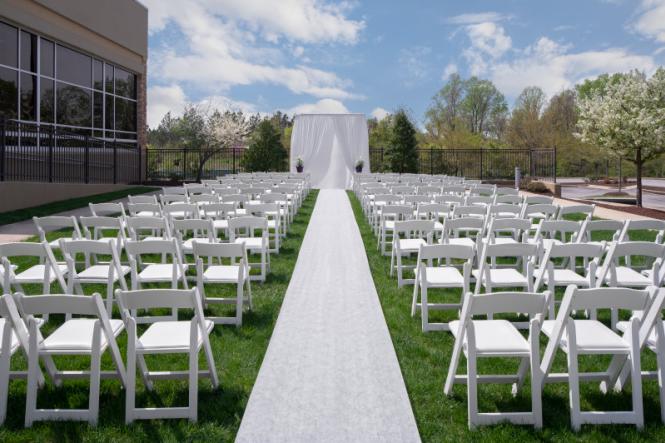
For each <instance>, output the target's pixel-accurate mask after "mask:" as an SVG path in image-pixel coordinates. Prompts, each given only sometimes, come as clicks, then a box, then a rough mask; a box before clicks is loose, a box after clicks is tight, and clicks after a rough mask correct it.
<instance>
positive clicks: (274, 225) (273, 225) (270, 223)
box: [268, 218, 277, 229]
mask: <svg viewBox="0 0 665 443" xmlns="http://www.w3.org/2000/svg"><path fill="white" fill-rule="evenodd" d="M268 227H269V228H272V229H277V220H275V219H272V218H271V219H269V220H268Z"/></svg>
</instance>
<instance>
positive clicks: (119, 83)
mask: <svg viewBox="0 0 665 443" xmlns="http://www.w3.org/2000/svg"><path fill="white" fill-rule="evenodd" d="M115 95H122V96H123V97H129V98H136V76H135V75H134V74H132V73H131V72H127V71H125V70H124V69H120V68H117V67H116V68H115Z"/></svg>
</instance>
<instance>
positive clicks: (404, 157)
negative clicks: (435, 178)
mask: <svg viewBox="0 0 665 443" xmlns="http://www.w3.org/2000/svg"><path fill="white" fill-rule="evenodd" d="M417 147H418V141H417V140H416V128H415V126H414V125H413V123H412V122H411V120H410V119H409V116H408V115H407V113H406V111H404V110H400V111H398V112H397V113H396V114H395V115H394V116H393V128H392V137H391V143H390V146H389V147H388V149H386V157H387V162H388V166H389V167H390V170H391V171H392V172H399V173H400V174H401V173H404V172H418V151H417Z"/></svg>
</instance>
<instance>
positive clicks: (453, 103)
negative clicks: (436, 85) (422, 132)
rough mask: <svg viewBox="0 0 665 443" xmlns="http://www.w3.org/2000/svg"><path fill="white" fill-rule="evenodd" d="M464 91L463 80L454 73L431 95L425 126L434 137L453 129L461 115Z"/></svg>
mask: <svg viewBox="0 0 665 443" xmlns="http://www.w3.org/2000/svg"><path fill="white" fill-rule="evenodd" d="M465 91H466V85H465V83H464V80H462V78H461V77H460V76H459V74H457V73H455V74H452V75H451V76H450V78H449V79H448V82H447V83H446V84H445V85H444V86H443V88H441V89H440V90H439V92H437V93H436V95H435V96H434V97H432V104H431V105H430V107H429V109H428V110H427V112H426V113H425V117H426V121H427V123H426V127H427V129H428V131H430V133H432V135H434V136H435V137H442V136H444V135H445V134H446V133H448V132H451V131H455V129H456V128H457V125H458V123H459V122H458V120H459V118H460V116H461V113H462V110H461V105H462V100H463V98H464V94H465Z"/></svg>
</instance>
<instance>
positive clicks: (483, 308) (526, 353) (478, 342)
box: [444, 292, 550, 429]
mask: <svg viewBox="0 0 665 443" xmlns="http://www.w3.org/2000/svg"><path fill="white" fill-rule="evenodd" d="M549 296H550V294H549V293H525V292H497V293H493V294H485V295H473V294H471V293H468V294H467V295H466V297H465V299H464V306H463V307H462V314H461V317H460V320H459V321H454V322H450V330H451V332H452V333H453V335H454V336H455V344H454V345H453V354H452V357H451V359H450V366H449V367H448V376H447V378H446V384H445V387H444V393H445V394H446V395H448V396H450V395H452V391H453V385H454V383H455V382H460V383H466V385H467V403H468V422H469V428H470V429H473V428H475V427H476V426H479V425H489V424H496V423H500V422H504V421H507V422H510V423H514V424H528V425H533V426H534V427H535V428H541V427H542V420H543V419H542V398H541V383H542V376H543V374H542V372H541V368H540V345H539V334H540V327H541V324H542V317H543V313H544V312H545V310H546V309H547V308H546V306H547V303H548V300H547V299H548V297H549ZM507 313H525V314H528V315H529V316H530V317H532V318H531V320H530V322H529V336H528V338H526V339H525V338H524V337H523V336H522V334H520V332H519V331H518V330H517V328H516V327H515V326H514V324H513V323H511V322H509V321H508V320H503V319H501V320H491V319H488V320H476V319H474V318H473V317H474V316H479V315H486V316H487V317H488V318H492V316H493V315H494V314H507ZM462 352H464V355H465V356H466V361H467V363H466V364H467V373H466V375H457V366H458V364H459V359H460V356H461V353H462ZM482 357H486V358H487V357H488V358H497V357H506V358H518V359H520V366H519V369H518V372H517V374H515V375H479V374H478V370H477V360H478V358H482ZM529 368H530V369H531V411H529V412H493V413H481V412H479V411H478V391H477V389H478V383H512V384H513V395H514V394H516V393H517V391H518V389H519V388H520V387H521V386H522V384H523V382H524V379H525V377H526V372H527V369H529Z"/></svg>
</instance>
